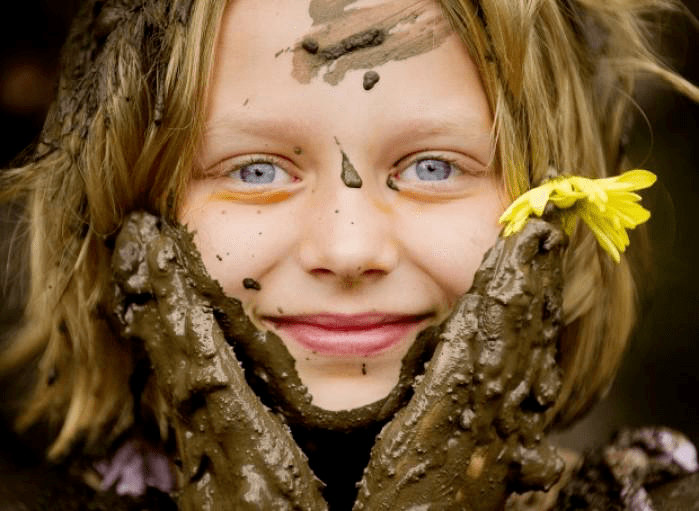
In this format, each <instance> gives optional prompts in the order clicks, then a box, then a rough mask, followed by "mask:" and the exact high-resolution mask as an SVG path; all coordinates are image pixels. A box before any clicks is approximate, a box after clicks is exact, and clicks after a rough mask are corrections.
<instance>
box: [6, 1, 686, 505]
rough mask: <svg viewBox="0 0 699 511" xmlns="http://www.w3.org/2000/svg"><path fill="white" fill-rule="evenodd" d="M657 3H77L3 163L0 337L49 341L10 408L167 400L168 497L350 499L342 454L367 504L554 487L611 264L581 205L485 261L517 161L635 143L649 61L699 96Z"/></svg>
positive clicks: (597, 350)
mask: <svg viewBox="0 0 699 511" xmlns="http://www.w3.org/2000/svg"><path fill="white" fill-rule="evenodd" d="M671 8H676V6H675V4H673V3H671V2H666V1H661V0H647V1H638V0H633V1H631V0H614V1H611V2H610V1H609V0H607V1H604V2H601V1H597V0H586V1H581V0H569V1H562V0H555V1H554V0H537V1H535V2H502V1H500V0H481V1H479V2H471V1H467V0H462V1H456V0H454V1H451V0H443V1H441V2H436V1H431V0H425V1H421V2H411V1H408V0H382V1H377V2H373V1H372V2H367V1H359V0H357V1H351V0H348V1H343V2H334V1H330V0H311V1H309V2H296V1H291V0H284V1H280V2H259V1H253V0H235V1H233V2H224V1H223V0H213V1H207V2H204V1H197V0H194V1H191V0H178V1H175V2H164V1H158V0H147V1H133V2H131V1H121V0H119V1H117V0H114V1H107V2H87V5H86V6H85V7H84V8H83V10H82V11H81V14H80V15H79V16H78V18H77V20H76V22H75V25H74V28H73V30H72V31H71V35H70V37H69V41H68V43H67V46H66V48H65V50H64V63H63V73H62V76H61V81H60V84H59V91H58V97H57V99H56V102H55V103H54V105H53V107H52V109H51V111H50V113H49V116H48V119H47V121H46V124H45V127H44V130H43V132H42V136H41V140H40V141H39V143H38V144H37V147H36V149H35V151H34V154H33V156H32V158H31V159H30V161H29V162H28V163H27V164H26V165H25V166H23V167H21V168H17V169H12V170H9V171H7V172H6V173H5V175H4V176H3V186H2V190H3V195H4V196H5V197H7V198H10V197H22V198H24V199H25V200H26V203H27V225H28V227H29V238H30V258H31V259H30V260H31V264H30V273H31V279H32V285H31V293H30V297H29V299H28V302H27V309H26V317H25V326H24V328H23V330H22V332H21V333H20V335H18V337H17V339H16V342H15V343H14V344H13V346H12V348H11V349H10V350H9V351H8V352H7V353H5V354H4V359H3V365H4V367H10V366H18V365H19V364H21V363H24V362H26V361H28V360H30V359H31V358H32V357H35V356H38V357H39V363H38V370H37V378H36V385H35V389H34V393H33V394H32V397H31V398H30V399H28V401H27V407H26V409H25V410H24V413H23V415H22V417H21V419H20V427H21V426H26V425H28V424H30V423H32V422H35V421H38V420H45V421H49V422H50V423H52V424H56V425H58V427H59V433H58V435H57V436H56V437H55V439H53V442H52V445H51V448H50V449H49V452H48V455H49V457H50V458H51V459H59V458H60V457H62V456H65V455H67V454H68V453H71V452H75V451H76V450H80V451H81V452H82V455H83V456H85V457H91V456H93V457H94V456H96V457H99V456H103V455H104V446H105V445H108V444H111V443H114V442H115V441H116V440H119V441H123V439H124V438H139V439H143V438H149V439H152V438H153V436H154V435H152V431H151V429H150V428H151V426H152V425H153V424H157V425H158V426H159V427H158V428H157V431H158V433H157V435H155V436H157V441H155V442H154V443H156V444H157V445H159V449H160V450H161V451H162V452H164V453H165V454H166V455H167V456H168V458H169V459H170V461H171V462H172V465H173V466H174V467H175V468H174V469H175V470H176V472H177V476H178V477H177V479H178V481H177V488H178V491H179V493H178V494H177V495H178V500H179V504H180V506H181V507H183V508H197V507H204V506H206V505H208V506H210V507H211V508H220V509H238V508H242V507H244V506H245V505H248V506H252V507H253V508H255V506H257V507H258V508H270V509H277V508H278V509H286V508H289V507H294V506H295V507H297V508H301V509H322V508H323V507H324V506H325V502H324V500H328V501H330V502H331V504H332V506H333V508H335V507H337V508H340V507H351V506H352V503H353V502H355V493H356V490H354V484H355V483H356V482H357V481H359V480H360V479H362V483H361V490H360V492H359V495H358V496H357V497H356V499H357V500H356V502H355V504H354V505H355V507H356V508H357V509H362V508H365V509H389V508H395V507H391V506H398V507H399V508H407V507H409V506H411V505H415V506H417V505H421V504H422V505H426V506H428V505H430V504H435V505H437V506H444V507H445V508H450V509H451V508H453V509H463V508H466V507H469V506H470V508H472V509H498V508H500V507H502V505H503V502H504V499H505V498H506V497H507V494H508V493H510V492H511V491H512V490H524V489H529V488H548V487H549V486H550V485H551V484H553V482H554V481H555V480H556V479H557V477H558V475H559V473H560V471H561V465H560V462H559V461H558V459H557V457H556V456H555V455H554V453H553V452H552V450H551V449H548V448H547V447H546V446H544V445H541V444H540V438H541V433H542V432H543V431H544V430H546V429H548V428H550V427H551V426H553V425H554V424H564V423H567V422H570V421H571V420H573V419H574V418H575V417H577V416H578V415H580V414H581V413H582V412H584V411H585V410H586V409H587V408H588V406H589V405H590V404H591V403H592V402H594V401H595V400H596V399H598V398H599V397H600V396H601V394H602V393H603V392H604V390H605V389H606V388H607V387H608V385H609V383H610V381H611V378H612V377H613V375H614V372H615V370H616V368H617V366H618V363H619V360H620V357H621V354H622V353H623V351H624V347H625V345H626V341H627V339H628V336H629V332H630V329H631V326H632V323H633V310H634V303H633V297H634V284H633V282H632V280H631V275H630V270H629V266H628V263H627V262H626V259H625V258H624V257H623V256H622V257H620V258H619V261H618V263H617V262H615V261H613V260H612V259H611V258H610V257H609V255H608V254H607V253H606V252H605V250H604V249H607V250H608V251H610V252H612V253H614V250H615V248H614V246H615V243H613V242H610V241H609V239H613V238H614V237H613V236H607V237H605V234H604V233H603V232H602V233H600V231H599V229H597V230H595V225H596V224H594V222H587V223H588V224H590V225H591V226H592V227H593V229H590V228H589V227H588V225H586V224H585V223H582V222H581V223H580V225H579V226H578V227H577V228H576V229H575V230H574V231H572V230H571V231H570V233H571V236H570V240H569V241H568V248H567V250H566V251H565V256H563V255H562V254H563V250H564V245H565V243H566V242H565V236H564V235H563V233H562V232H561V230H560V229H559V228H558V227H556V225H557V224H558V222H559V219H558V216H559V215H557V214H556V213H555V211H548V213H547V214H548V216H547V219H548V220H551V222H552V223H546V222H543V223H539V222H530V223H529V224H527V227H526V228H525V230H524V231H523V232H522V233H521V234H520V235H518V236H517V237H515V238H509V241H508V240H505V239H500V240H499V241H498V242H497V244H496V245H495V247H494V248H493V250H491V251H490V252H489V254H488V256H487V257H486V258H485V260H484V261H483V265H482V266H481V269H480V270H479V271H478V273H477V272H476V270H477V268H478V267H479V264H480V263H481V260H482V259H483V256H484V254H485V253H486V251H487V250H488V249H489V247H491V245H493V243H495V242H496V239H497V238H498V232H499V230H500V226H499V224H498V219H499V218H500V216H501V214H502V213H503V211H505V209H506V207H507V205H508V204H509V203H510V202H511V201H512V200H513V199H515V198H516V197H518V196H520V195H522V194H523V193H524V192H525V191H526V190H528V189H530V188H532V187H533V186H536V185H539V184H542V183H543V182H544V181H545V180H547V179H553V180H552V181H551V183H559V181H556V179H555V178H556V176H562V175H577V176H584V177H605V176H612V175H615V174H617V173H619V172H620V171H622V170H625V168H626V162H625V160H624V154H623V146H622V144H621V141H622V140H623V135H624V130H625V125H626V119H627V117H628V111H629V107H630V103H631V97H632V93H633V87H634V81H635V79H636V77H637V76H638V75H639V74H640V73H652V74H655V75H657V76H659V77H660V78H662V79H664V80H666V81H668V82H670V83H671V84H672V85H673V86H675V87H676V88H678V89H679V90H680V91H682V92H685V93H687V94H688V95H691V96H692V97H694V98H699V93H698V92H697V90H696V89H695V88H694V87H693V86H692V85H690V84H688V83H687V82H685V81H684V80H682V79H681V78H680V77H678V76H677V75H675V74H673V73H672V72H671V71H669V70H667V69H666V68H664V67H663V66H662V65H661V64H660V63H659V62H658V61H657V60H656V59H655V58H654V57H653V54H652V52H651V50H650V48H649V45H648V42H647V38H646V37H647V27H646V25H645V20H646V15H647V14H653V13H655V12H659V11H661V10H663V9H671ZM556 186H557V185H556ZM566 186H568V185H566ZM624 186H625V185H624ZM570 187H572V188H571V190H573V191H572V192H571V194H572V195H570V196H568V198H570V199H571V200H570V201H567V202H571V203H572V202H576V201H578V199H579V200H580V202H581V203H582V202H583V201H584V200H586V199H584V197H583V195H581V194H582V193H583V192H581V191H580V190H581V188H579V187H578V188H575V186H573V185H570ZM563 188H565V187H563ZM563 188H561V187H559V188H556V187H555V186H553V187H549V189H547V190H548V191H547V193H550V194H551V197H552V201H553V202H554V203H555V204H556V205H558V206H561V207H562V206H563V203H564V202H566V200H564V199H562V198H559V199H556V197H558V196H557V195H556V194H563V193H564V190H563ZM561 197H562V196H561ZM533 202H534V201H532V203H533ZM540 205H541V204H539V203H537V206H540ZM568 205H571V204H568ZM536 209H537V210H538V212H539V214H541V212H542V211H541V210H542V209H543V206H542V207H541V208H538V207H537V208H536ZM554 209H555V208H554ZM135 211H145V212H147V213H148V214H137V215H135V216H133V215H131V216H130V214H131V213H133V212H135ZM583 219H585V217H584V216H583ZM520 220H521V219H520ZM588 220H589V219H588ZM520 223H523V222H520ZM177 225H182V226H186V229H188V230H189V231H191V232H192V233H193V237H192V238H190V236H189V235H187V234H186V233H185V231H184V230H183V229H181V228H176V227H173V226H177ZM596 238H597V239H596ZM605 239H607V241H608V242H607V244H606V245H604V246H602V247H601V246H600V244H598V240H605ZM610 243H611V245H610ZM621 244H622V245H623V244H624V243H621ZM617 255H618V254H617ZM199 256H201V261H200V260H199ZM561 260H562V262H561ZM474 275H475V277H474ZM508 275H509V277H510V278H515V277H516V278H515V281H516V282H520V283H521V286H520V287H517V286H515V287H516V289H514V288H510V287H507V286H504V287H503V286H502V285H501V286H500V287H497V286H496V284H497V283H498V282H500V283H502V282H503V279H504V278H505V277H506V276H508ZM212 278H213V279H214V280H211V279H212ZM561 278H562V281H563V282H564V285H563V286H562V289H561V283H560V282H561ZM472 284H473V287H471V285H472ZM469 288H471V290H470V291H469ZM496 288H497V289H496ZM561 304H562V305H561ZM559 328H560V337H559V336H558V333H559ZM267 332H269V333H267ZM421 332H423V333H422V334H421ZM226 342H228V343H229V344H231V345H232V346H233V349H231V348H229V347H228V345H227V344H225V343H226ZM430 360H431V361H432V362H431V364H430V365H429V368H428V369H427V370H426V371H425V372H424V374H422V372H423V365H424V363H425V362H429V361H430ZM447 360H449V361H450V362H449V363H446V361H447ZM239 361H240V362H242V367H243V369H240V370H239V366H238V362H239ZM442 362H444V363H443V364H442ZM457 362H458V363H457ZM503 368H504V369H503ZM243 370H244V372H243ZM457 387H458V388H457ZM529 398H531V399H529ZM260 399H261V401H260ZM262 403H264V405H266V406H267V407H269V408H271V411H269V410H267V409H266V408H264V407H263V404H262ZM446 403H452V404H446ZM437 405H439V406H437ZM442 405H443V406H442ZM440 407H441V408H440ZM273 412H275V413H273ZM457 412H458V414H457ZM455 414H456V415H455ZM286 424H288V426H289V427H290V428H291V431H292V433H293V436H292V435H290V434H289V432H288V429H287V425H286ZM385 424H387V426H386V428H385V429H384V430H383V432H382V434H381V436H380V437H379V439H378V440H376V441H375V440H374V438H375V436H376V434H377V432H378V431H379V430H380V429H381V428H382V427H383V426H384V425H385ZM168 439H169V441H170V443H169V444H167V443H166V441H167V440H168ZM79 440H80V442H79ZM139 441H141V442H145V440H139ZM151 443H153V441H152V440H151ZM374 443H375V445H374V448H373V450H372V453H371V455H370V454H369V449H370V448H371V446H372V444H374ZM440 446H446V447H447V449H446V450H445V451H444V452H445V453H446V454H444V459H441V458H439V456H437V455H436V454H435V452H436V450H438V449H439V448H440ZM343 447H344V448H343ZM330 449H332V451H331V450H330ZM408 451H410V452H408ZM449 453H451V454H452V455H451V456H449V455H448V454H449ZM502 453H506V455H504V454H502ZM306 455H308V456H309V458H310V461H306V458H305V456H306ZM503 456H504V457H503ZM389 459H394V460H395V463H393V462H390V463H389V461H387V460H389ZM340 460H341V461H340ZM338 465H342V466H338ZM345 465H346V466H345ZM365 466H366V467H367V468H366V472H365V474H364V476H362V469H363V468H364V467H365ZM512 467H514V470H513V468H512ZM311 469H312V470H311ZM314 472H315V474H316V475H317V476H319V477H320V479H322V480H323V481H324V482H325V483H326V484H327V489H326V490H325V493H324V494H321V493H322V491H321V489H320V485H319V483H318V482H317V480H316V479H315V476H314ZM453 474H459V476H458V477H456V478H455V477H454V476H453ZM107 479H108V478H107ZM454 479H456V481H455V480H454Z"/></svg>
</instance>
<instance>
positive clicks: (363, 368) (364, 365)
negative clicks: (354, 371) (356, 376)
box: [362, 362, 366, 376]
mask: <svg viewBox="0 0 699 511" xmlns="http://www.w3.org/2000/svg"><path fill="white" fill-rule="evenodd" d="M362 374H363V375H365V376H366V364H365V363H363V362H362Z"/></svg>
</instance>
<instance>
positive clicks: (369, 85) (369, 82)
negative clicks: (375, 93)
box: [362, 71, 381, 90]
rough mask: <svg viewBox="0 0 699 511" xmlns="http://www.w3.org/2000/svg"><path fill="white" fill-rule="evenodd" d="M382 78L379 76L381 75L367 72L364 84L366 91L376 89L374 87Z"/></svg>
mask: <svg viewBox="0 0 699 511" xmlns="http://www.w3.org/2000/svg"><path fill="white" fill-rule="evenodd" d="M380 78H381V77H380V76H379V73H377V72H376V71H367V72H366V73H364V81H363V82H362V85H363V87H364V90H371V89H373V88H374V85H376V84H377V83H378V81H379V79H380Z"/></svg>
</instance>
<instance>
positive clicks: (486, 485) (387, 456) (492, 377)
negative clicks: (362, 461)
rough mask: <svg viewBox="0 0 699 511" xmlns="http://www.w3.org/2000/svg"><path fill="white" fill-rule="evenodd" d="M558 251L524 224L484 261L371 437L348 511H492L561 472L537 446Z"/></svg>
mask: <svg viewBox="0 0 699 511" xmlns="http://www.w3.org/2000/svg"><path fill="white" fill-rule="evenodd" d="M565 244H566V240H565V235H564V234H563V233H562V232H561V231H560V230H559V229H558V228H555V227H552V226H551V224H547V223H546V222H543V221H530V222H529V223H528V224H527V225H526V226H525V228H524V230H523V231H522V232H521V233H520V234H519V235H518V236H516V237H514V238H507V239H504V240H503V239H499V240H498V241H497V243H496V244H495V246H494V247H493V248H492V249H491V250H490V251H489V252H488V253H487V254H486V256H485V259H484V261H483V263H482V265H481V267H480V268H479V270H478V271H477V272H476V275H475V277H474V283H473V286H472V287H471V289H470V290H469V292H468V293H467V294H466V295H464V296H463V297H462V298H461V299H460V300H459V302H458V303H457V305H456V307H455V309H454V312H453V313H452V315H451V316H450V317H449V318H448V319H447V320H446V321H445V322H444V323H443V325H441V326H440V344H439V346H438V347H437V350H436V352H435V354H434V356H433V358H432V360H431V362H430V363H429V366H428V368H427V370H426V372H425V375H424V376H423V377H421V378H419V380H418V382H417V383H416V385H415V388H414V392H415V395H414V397H413V399H411V401H410V402H409V403H408V405H407V406H406V407H404V408H402V409H401V410H400V411H399V412H398V413H397V414H396V416H395V417H394V418H393V420H392V421H391V422H389V423H388V424H387V426H386V427H384V429H383V430H382V431H381V433H380V435H379V436H378V438H377V442H376V444H375V445H374V447H373V449H372V453H371V459H370V462H369V465H368V466H367V469H366V471H365V474H364V477H363V479H362V481H361V484H360V490H359V495H358V498H357V501H356V503H355V506H354V510H355V511H359V510H371V511H374V510H377V511H379V510H389V509H407V508H408V507H409V506H413V508H414V509H418V508H421V507H420V506H424V509H428V508H429V507H430V506H431V504H432V503H435V502H439V503H440V504H441V503H444V504H443V505H441V506H440V508H439V509H449V510H452V509H453V510H461V509H468V510H473V511H475V510H495V509H501V508H502V505H503V502H504V499H505V498H506V496H507V494H508V493H509V492H510V491H511V490H522V491H523V490H525V489H537V488H538V489H548V488H549V487H550V486H551V485H552V484H554V483H555V482H556V480H557V479H558V477H559V475H560V472H561V471H562V469H563V462H562V460H561V459H560V458H559V457H558V456H557V454H556V452H555V449H553V448H552V447H549V446H548V445H546V444H545V443H543V442H541V438H542V437H543V434H544V430H545V427H546V418H545V412H546V410H547V409H549V408H550V407H551V406H552V404H553V402H554V401H555V398H556V396H557V393H558V390H559V387H560V378H561V374H560V369H559V367H558V366H557V364H556V342H557V339H558V332H559V329H560V323H561V319H560V318H561V288H562V276H561V259H562V257H561V256H562V253H563V250H564V247H565Z"/></svg>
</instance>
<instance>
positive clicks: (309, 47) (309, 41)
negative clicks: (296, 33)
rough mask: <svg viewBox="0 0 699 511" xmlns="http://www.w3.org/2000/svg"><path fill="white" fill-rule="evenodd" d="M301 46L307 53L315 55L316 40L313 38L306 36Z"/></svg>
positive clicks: (316, 51)
mask: <svg viewBox="0 0 699 511" xmlns="http://www.w3.org/2000/svg"><path fill="white" fill-rule="evenodd" d="M301 48H303V49H304V50H306V51H307V52H308V53H310V54H311V55H315V54H316V53H318V48H319V46H318V41H316V40H315V39H313V38H312V37H306V38H305V39H304V40H303V41H302V42H301Z"/></svg>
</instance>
